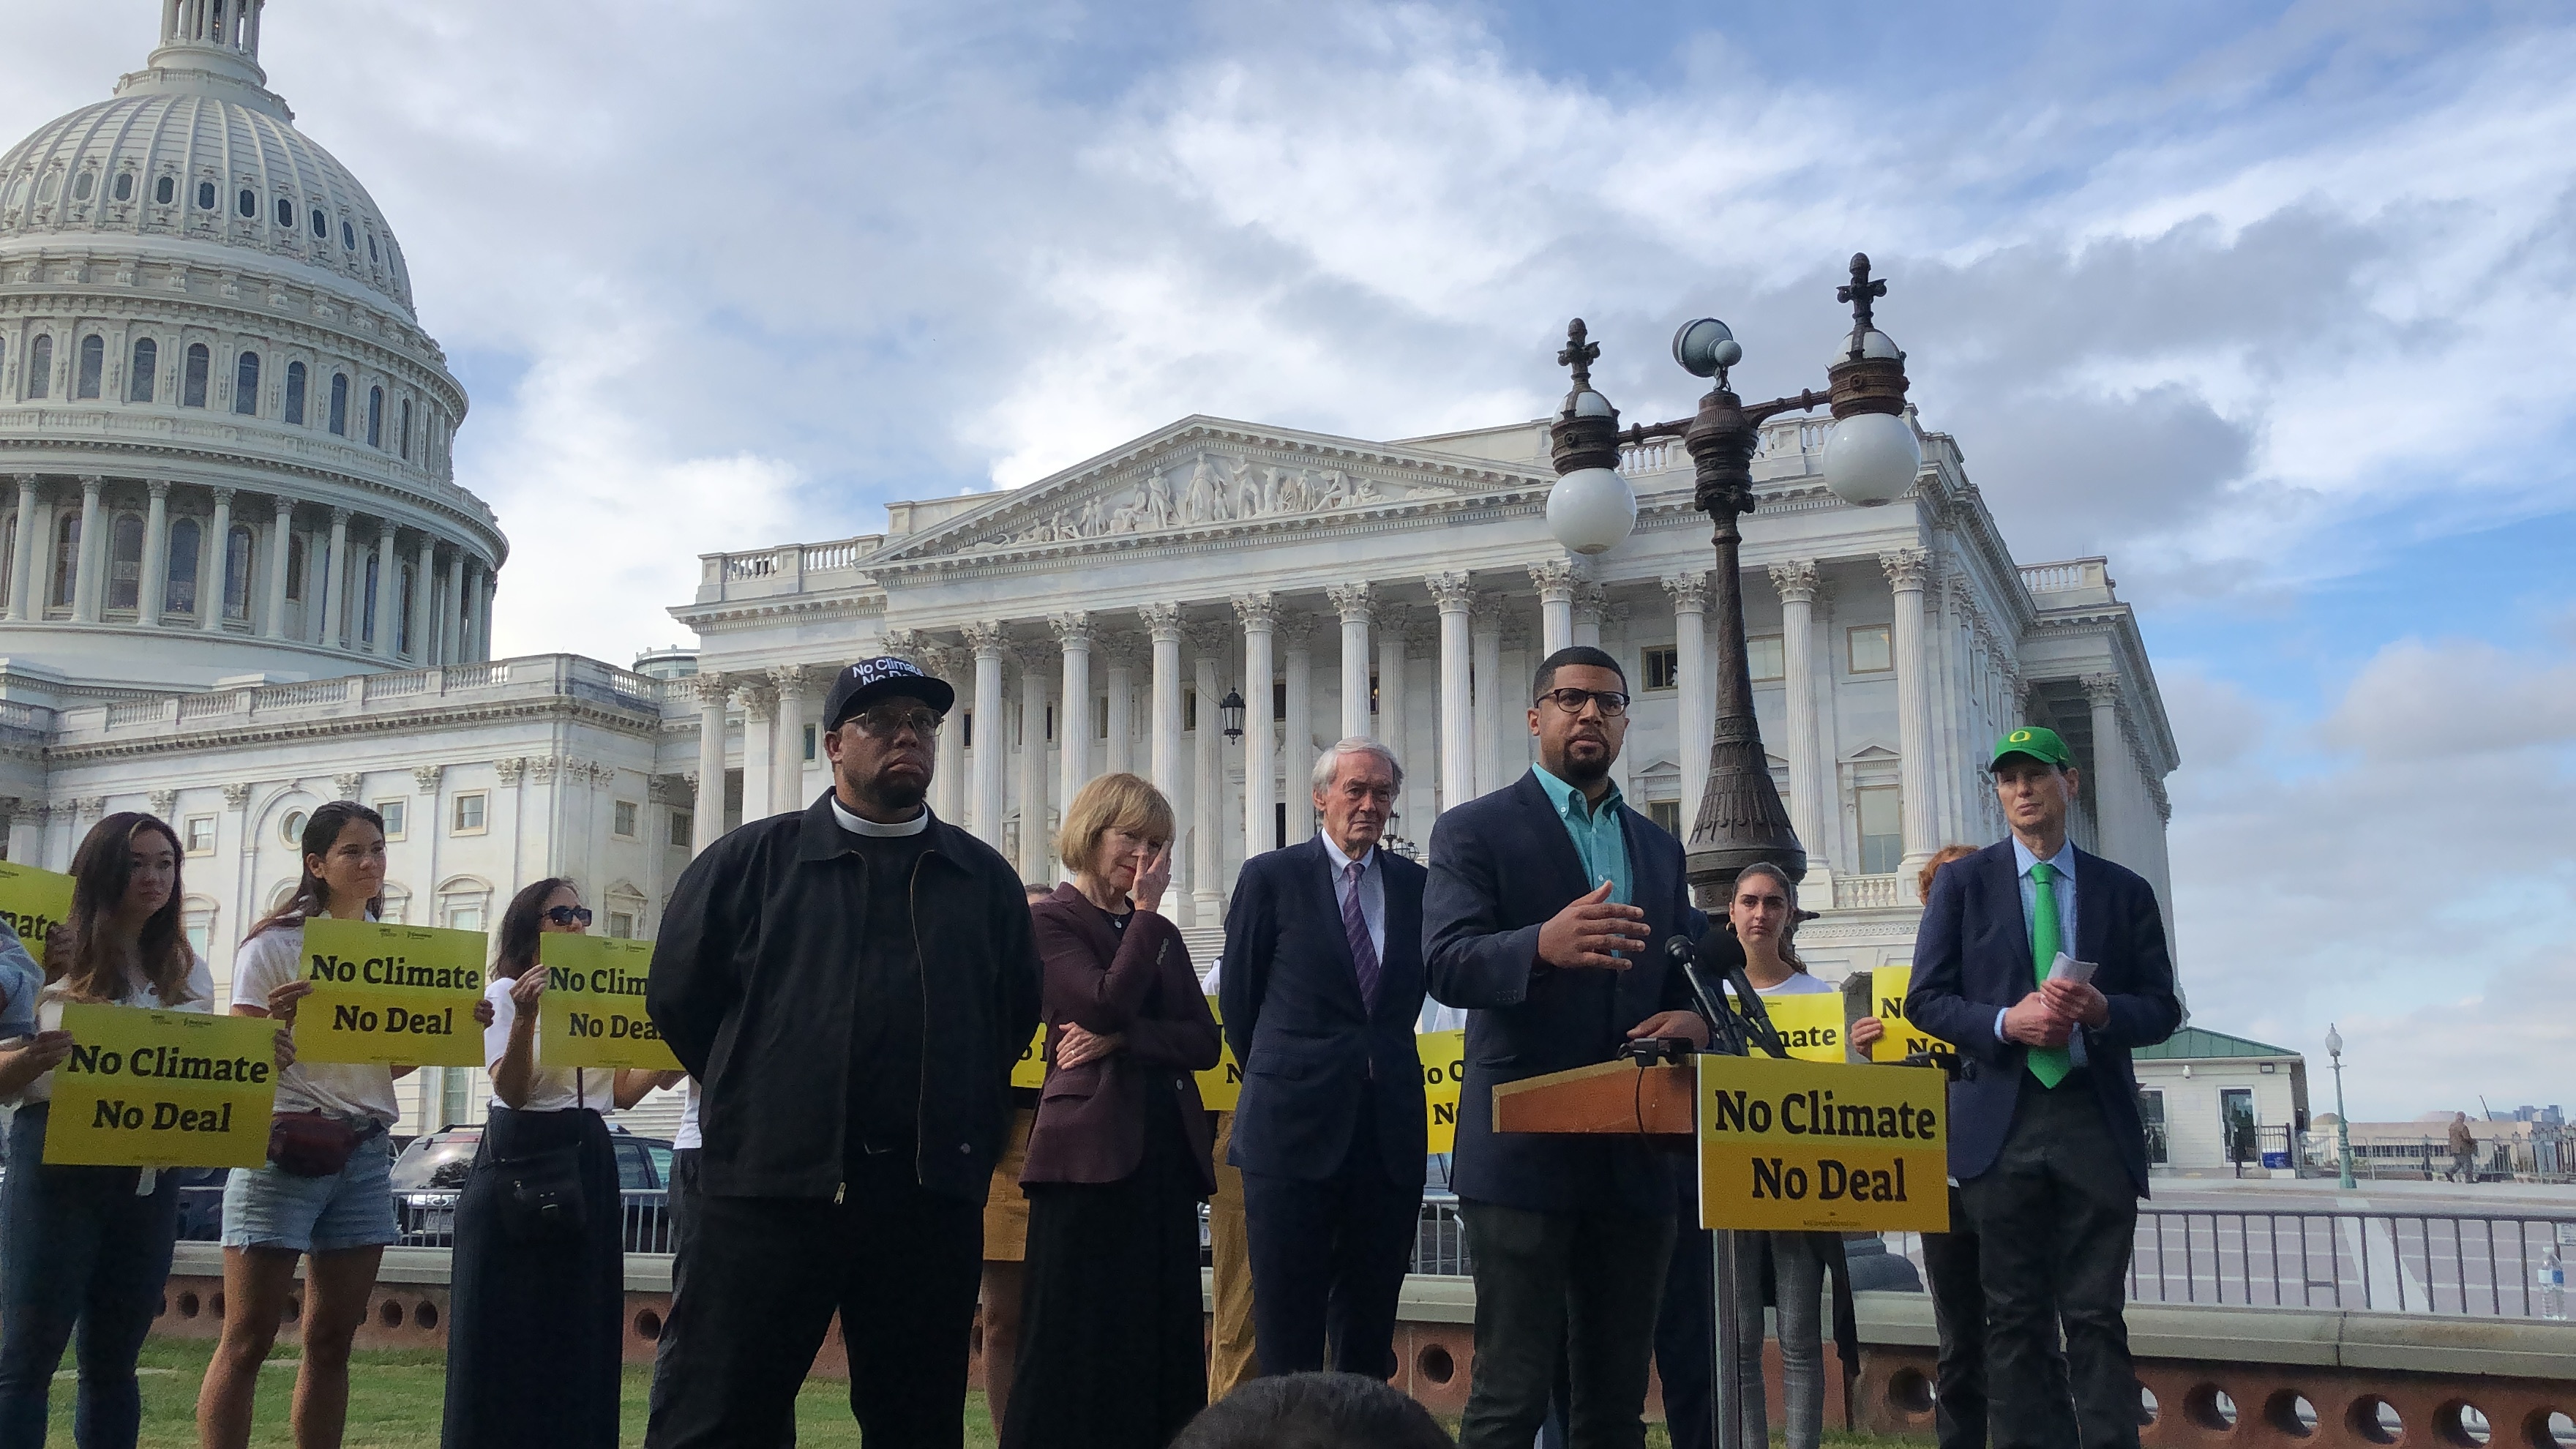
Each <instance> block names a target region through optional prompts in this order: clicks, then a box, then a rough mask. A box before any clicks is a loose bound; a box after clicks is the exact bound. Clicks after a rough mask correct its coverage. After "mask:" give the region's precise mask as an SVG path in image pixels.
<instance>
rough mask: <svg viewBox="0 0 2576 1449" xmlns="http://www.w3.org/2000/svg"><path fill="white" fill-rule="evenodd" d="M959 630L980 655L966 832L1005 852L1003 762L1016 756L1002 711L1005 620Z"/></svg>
mask: <svg viewBox="0 0 2576 1449" xmlns="http://www.w3.org/2000/svg"><path fill="white" fill-rule="evenodd" d="M958 632H960V633H962V634H964V635H965V636H966V647H967V648H969V649H972V650H974V651H975V746H974V748H975V758H974V759H973V760H971V761H969V762H968V763H967V769H968V770H969V771H970V772H971V776H972V778H971V779H970V780H969V782H968V786H967V791H966V802H967V803H966V814H967V822H966V828H967V829H968V830H969V831H971V832H973V834H974V836H975V838H976V839H978V840H980V841H982V842H984V843H985V844H986V845H989V846H991V847H993V848H994V849H995V850H999V849H1001V848H1002V811H1003V805H1002V761H1003V760H1005V759H1007V758H1008V757H1009V756H1010V753H1011V751H1010V743H1009V742H1010V738H1011V726H1010V722H1009V721H1008V720H1007V719H1005V718H1004V717H1003V713H1002V647H1003V641H1002V621H1001V620H999V619H984V620H979V621H977V622H975V623H972V624H968V625H966V626H964V627H963V628H962V629H960V630H959V631H958Z"/></svg>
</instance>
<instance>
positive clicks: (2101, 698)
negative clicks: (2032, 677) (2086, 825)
mask: <svg viewBox="0 0 2576 1449" xmlns="http://www.w3.org/2000/svg"><path fill="white" fill-rule="evenodd" d="M2083 682H2084V702H2085V703H2086V704H2089V705H2091V706H2092V707H2093V773H2092V775H2091V776H2090V777H2089V778H2087V779H2086V780H2085V781H2084V782H2083V783H2084V794H2085V795H2086V796H2088V797H2090V798H2091V800H2092V802H2093V837H2094V841H2095V849H2094V853H2095V854H2097V855H2100V856H2101V857H2102V858H2103V859H2105V860H2112V861H2118V862H2119V863H2121V864H2123V865H2127V864H2128V863H2129V862H2130V861H2131V859H2133V858H2134V854H2135V853H2134V851H2133V850H2132V849H2131V846H2132V842H2131V840H2130V839H2129V830H2130V824H2131V811H2132V809H2133V807H2132V805H2131V802H2130V799H2129V790H2128V784H2129V782H2128V779H2127V777H2128V775H2129V774H2130V769H2129V742H2128V736H2127V735H2126V733H2125V732H2123V731H2122V729H2121V727H2120V677H2119V676H2118V675H2116V674H2088V675H2085V676H2084V681H2083Z"/></svg>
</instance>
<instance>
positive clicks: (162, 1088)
mask: <svg viewBox="0 0 2576 1449" xmlns="http://www.w3.org/2000/svg"><path fill="white" fill-rule="evenodd" d="M47 1014H48V1015H50V1014H51V1012H50V1011H48V1013H47ZM49 1024H50V1023H49ZM61 1025H62V1029H63V1030H64V1031H67V1032H70V1033H71V1037H72V1054H71V1055H70V1056H68V1057H66V1058H64V1059H63V1064H62V1065H61V1066H59V1067H56V1068H55V1069H54V1099H53V1107H52V1108H51V1110H50V1111H49V1113H48V1114H47V1117H46V1121H45V1161H47V1162H49V1163H54V1164H58V1165H72V1166H87V1167H257V1166H259V1165H260V1164H261V1163H263V1162H266V1161H267V1160H268V1118H269V1112H270V1109H271V1108H273V1107H274V1106H275V1105H276V1101H277V1055H276V1053H277V1024H276V1023H275V1022H270V1021H263V1020H260V1019H258V1018H255V1017H248V1016H209V1015H207V1014H206V1013H204V1012H198V1011H151V1010H147V1009H145V1008H143V1007H139V1006H102V1005H97V1004H94V1003H90V1002H77V1001H76V1002H68V1003H65V1004H64V1006H63V1008H62V1021H61Z"/></svg>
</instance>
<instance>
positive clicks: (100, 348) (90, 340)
mask: <svg viewBox="0 0 2576 1449" xmlns="http://www.w3.org/2000/svg"><path fill="white" fill-rule="evenodd" d="M106 377H107V339H106V338H104V337H101V336H99V335H98V334H97V333H95V332H93V333H91V334H90V335H88V336H87V337H84V338H82V339H81V340H80V370H79V372H78V373H77V374H76V375H75V376H74V377H73V378H72V396H73V397H76V398H94V397H96V396H98V393H99V388H100V386H101V385H102V384H103V382H104V381H105V379H106Z"/></svg>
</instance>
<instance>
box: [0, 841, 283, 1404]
mask: <svg viewBox="0 0 2576 1449" xmlns="http://www.w3.org/2000/svg"><path fill="white" fill-rule="evenodd" d="M179 857H180V848H179V837H178V835H177V834H176V833H175V832H173V831H172V830H171V829H170V827H169V826H168V825H166V824H164V823H162V822H161V821H159V820H157V819H154V818H153V817H152V816H149V815H144V814H139V813H136V812H133V811H119V812H118V813H116V814H114V815H110V816H108V817H107V818H106V819H104V820H102V821H100V822H99V823H98V824H97V825H95V826H92V827H91V828H90V832H89V835H88V836H87V837H86V838H85V839H83V840H82V841H81V844H80V849H79V850H78V851H77V852H75V853H74V854H73V856H72V879H73V882H74V884H73V887H72V911H71V920H70V922H69V926H68V929H67V930H66V931H64V933H63V934H61V935H59V936H57V937H56V938H55V939H54V941H53V943H52V944H51V945H49V946H48V947H47V948H46V957H47V961H46V964H47V965H48V966H49V967H51V968H53V970H54V972H55V973H56V979H55V980H54V982H53V983H52V984H51V985H49V986H47V987H46V988H45V989H44V991H43V993H42V996H41V1001H42V1005H41V1006H40V1008H39V1010H40V1015H41V1016H43V1017H49V1018H54V1019H58V1012H59V1004H60V1003H67V1002H99V1003H107V1004H112V1005H120V1006H148V1007H154V1008H158V1009H161V1010H167V1011H199V1012H202V1011H210V1010H212V1009H213V1005H214V994H215V983H214V975H213V973H212V972H210V971H209V970H208V969H207V967H206V962H205V959H204V958H203V957H201V956H199V955H198V954H197V953H196V952H195V951H193V950H190V949H189V947H188V939H187V937H186V936H185V935H184V934H182V933H181V931H180V929H179V900H180V892H179ZM48 1038H52V1039H53V1040H52V1041H51V1043H50V1044H49V1045H48V1046H47V1047H46V1048H45V1050H46V1051H48V1052H50V1053H51V1054H52V1055H53V1057H54V1059H55V1060H57V1061H59V1060H60V1059H61V1058H62V1056H64V1055H67V1054H68V1053H69V1051H70V1049H71V1046H72V1043H71V1041H70V1039H69V1038H68V1037H64V1036H62V1035H61V1034H60V1033H45V1034H43V1035H40V1036H39V1037H37V1038H36V1039H35V1040H36V1041H38V1042H46V1041H47V1040H48ZM276 1050H277V1064H278V1065H279V1066H280V1067H281V1068H282V1067H285V1066H288V1065H290V1064H292V1063H293V1062H294V1060H295V1044H294V1042H293V1040H292V1039H291V1038H289V1037H288V1035H287V1034H286V1032H285V1030H284V1029H283V1028H281V1029H279V1031H278V1033H277V1049H276ZM18 1100H19V1107H18V1116H17V1120H16V1121H15V1122H14V1123H12V1124H11V1126H10V1129H9V1163H10V1166H9V1173H8V1176H7V1179H6V1185H5V1188H0V1211H5V1214H6V1218H7V1223H6V1227H5V1229H0V1449H20V1446H36V1445H41V1444H43V1443H44V1442H45V1419H46V1414H47V1402H46V1400H47V1397H48V1392H47V1391H48V1390H49V1389H50V1388H51V1387H52V1384H53V1378H54V1370H55V1368H56V1367H57V1366H58V1365H60V1364H61V1362H62V1358H63V1348H64V1345H65V1344H66V1343H68V1342H69V1341H70V1339H71V1336H72V1330H73V1327H74V1326H75V1325H78V1327H79V1329H80V1406H79V1409H78V1410H77V1411H76V1416H75V1419H74V1430H73V1432H74V1433H75V1435H76V1436H77V1437H78V1438H79V1440H80V1442H81V1444H82V1445H83V1446H84V1449H131V1446H132V1445H133V1443H134V1441H135V1437H136V1435H137V1434H138V1433H139V1432H140V1430H141V1424H142V1417H143V1397H142V1394H141V1392H140V1390H139V1389H138V1388H137V1386H136V1381H135V1376H134V1363H135V1359H136V1358H137V1356H139V1355H140V1354H141V1353H142V1351H143V1336H144V1334H145V1332H146V1331H148V1330H149V1329H150V1328H151V1326H152V1315H153V1312H154V1310H155V1309H156V1308H157V1307H158V1306H159V1304H160V1300H161V1285H162V1283H163V1281H164V1280H165V1279H167V1278H168V1277H169V1276H170V1245H171V1243H172V1241H173V1240H174V1239H175V1238H176V1237H177V1236H178V1230H179V1183H178V1179H177V1178H175V1177H171V1176H166V1175H163V1174H160V1173H157V1172H155V1171H154V1170H153V1169H151V1168H135V1167H70V1166H49V1165H47V1164H46V1163H45V1126H46V1120H45V1119H46V1115H47V1111H48V1109H49V1106H50V1104H51V1102H52V1100H53V1074H52V1073H51V1072H47V1073H46V1074H45V1075H44V1076H42V1077H39V1078H38V1079H37V1080H35V1081H34V1082H32V1083H30V1084H28V1086H27V1087H26V1088H25V1089H24V1090H23V1091H22V1092H21V1093H20V1094H19V1098H18Z"/></svg>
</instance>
